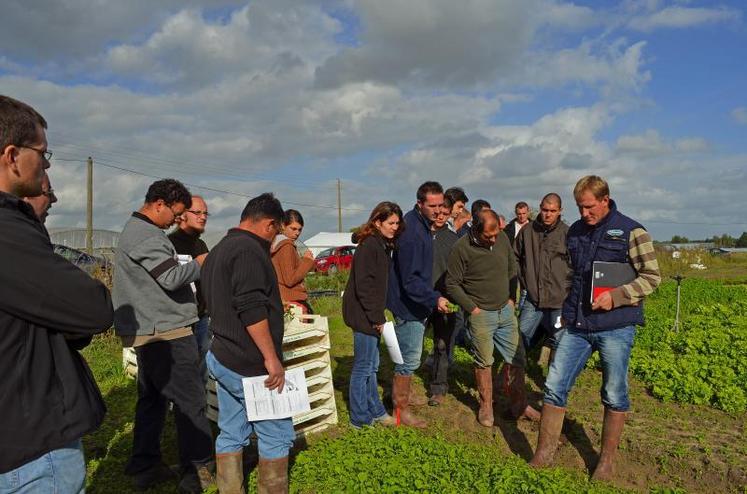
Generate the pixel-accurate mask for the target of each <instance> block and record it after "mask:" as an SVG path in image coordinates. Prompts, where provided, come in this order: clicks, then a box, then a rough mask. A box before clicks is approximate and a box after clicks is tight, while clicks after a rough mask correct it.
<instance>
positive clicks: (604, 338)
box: [544, 326, 635, 412]
mask: <svg viewBox="0 0 747 494" xmlns="http://www.w3.org/2000/svg"><path fill="white" fill-rule="evenodd" d="M634 336H635V326H625V327H623V328H618V329H610V330H607V331H584V330H581V331H579V330H576V329H573V328H569V329H568V330H567V331H566V333H565V334H564V335H563V337H562V338H561V339H560V342H559V343H558V348H557V349H556V351H555V359H554V360H553V361H552V363H551V364H550V372H549V373H548V375H547V380H546V381H545V399H544V401H545V403H549V404H551V405H555V406H556V407H565V406H566V403H567V401H568V393H569V392H570V390H571V388H572V387H573V383H574V382H576V378H577V377H578V375H579V373H581V370H582V369H583V368H584V366H585V365H586V361H587V360H588V359H589V357H590V356H591V353H592V352H593V351H594V350H597V351H599V357H600V359H601V361H602V389H601V395H602V403H603V404H604V406H605V407H606V408H609V409H611V410H613V411H616V412H626V411H628V409H629V408H630V400H629V398H628V363H629V360H630V350H631V348H632V347H633V337H634Z"/></svg>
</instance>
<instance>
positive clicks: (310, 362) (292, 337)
mask: <svg viewBox="0 0 747 494" xmlns="http://www.w3.org/2000/svg"><path fill="white" fill-rule="evenodd" d="M329 349H330V340H329V325H328V322H327V318H326V317H324V316H320V315H316V314H304V315H302V314H299V313H297V312H292V315H291V317H290V318H289V319H286V323H285V334H284V336H283V359H284V361H285V362H284V363H285V367H286V369H288V370H290V369H295V368H298V367H301V368H303V370H304V374H305V375H306V386H307V387H308V390H309V401H310V402H311V410H310V411H308V412H305V413H303V414H301V415H297V416H295V417H293V425H294V427H295V429H296V435H297V436H304V435H306V434H308V433H311V432H316V431H321V430H323V429H326V428H327V427H330V426H331V425H334V424H336V423H337V406H336V405H335V390H334V387H333V385H332V368H331V366H330V357H329ZM123 365H124V369H125V372H126V373H127V374H128V375H130V376H132V377H135V376H137V359H136V358H135V351H134V350H133V349H132V348H125V349H123ZM206 391H207V405H208V407H207V416H208V418H209V419H210V420H212V421H213V422H217V421H218V413H219V411H218V396H217V394H216V391H215V381H214V380H213V378H212V376H211V377H210V378H209V379H208V384H207V386H206Z"/></svg>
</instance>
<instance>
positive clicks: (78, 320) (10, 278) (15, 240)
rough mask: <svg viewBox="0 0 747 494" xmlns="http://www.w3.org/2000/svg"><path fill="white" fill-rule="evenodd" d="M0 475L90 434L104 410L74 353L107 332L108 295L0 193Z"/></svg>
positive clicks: (19, 204) (17, 203) (22, 206)
mask: <svg viewBox="0 0 747 494" xmlns="http://www.w3.org/2000/svg"><path fill="white" fill-rule="evenodd" d="M0 262H1V263H2V264H0V376H2V378H1V379H0V417H2V420H0V473H7V472H8V471H10V470H14V469H16V468H18V467H19V466H21V465H24V464H25V463H28V462H29V461H32V460H34V459H36V458H38V457H40V456H41V455H43V454H45V453H47V452H49V451H52V450H54V449H59V448H61V447H63V446H65V445H66V444H68V443H70V442H72V441H74V440H76V439H79V438H80V437H81V436H83V435H84V434H86V433H89V432H92V431H93V430H95V429H96V428H98V426H99V425H100V424H101V421H102V420H103V418H104V413H105V412H106V408H105V406H104V401H103V399H102V398H101V394H100V393H99V390H98V387H97V386H96V382H95V381H94V379H93V376H92V375H91V371H90V370H89V369H88V366H87V365H86V363H85V361H84V360H83V358H82V357H81V356H80V354H78V352H77V351H76V348H81V347H83V346H85V345H86V344H87V343H88V341H90V338H91V336H92V335H94V334H96V333H100V332H102V331H104V330H106V329H107V328H109V327H111V324H112V319H113V317H114V312H113V309H112V301H111V297H110V295H109V290H107V288H106V287H105V286H104V285H103V284H102V283H100V282H98V281H96V280H94V279H93V278H91V277H90V276H89V275H88V274H86V273H85V272H84V271H82V270H80V269H78V268H77V267H75V266H74V265H73V264H71V263H70V262H68V261H66V260H65V259H64V258H62V257H60V256H58V255H56V254H55V253H54V252H53V251H52V244H51V243H50V241H49V236H48V235H47V231H46V230H45V229H44V226H43V225H42V224H41V223H40V222H39V220H37V218H36V216H35V215H34V211H33V209H31V207H30V206H29V205H28V204H26V203H25V202H23V201H21V200H20V199H19V198H18V197H16V196H13V195H11V194H7V193H4V192H0Z"/></svg>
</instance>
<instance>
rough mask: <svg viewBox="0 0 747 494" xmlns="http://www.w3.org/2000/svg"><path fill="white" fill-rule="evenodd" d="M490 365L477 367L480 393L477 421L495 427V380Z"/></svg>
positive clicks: (485, 425) (476, 373)
mask: <svg viewBox="0 0 747 494" xmlns="http://www.w3.org/2000/svg"><path fill="white" fill-rule="evenodd" d="M492 374H493V372H492V369H491V368H490V367H484V368H480V367H475V382H476V383H477V393H478V394H479V395H480V410H479V411H478V412H477V421H478V422H479V423H480V425H482V426H483V427H493V422H494V418H493V380H492Z"/></svg>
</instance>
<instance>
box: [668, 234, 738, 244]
mask: <svg viewBox="0 0 747 494" xmlns="http://www.w3.org/2000/svg"><path fill="white" fill-rule="evenodd" d="M670 242H671V243H673V244H687V243H690V242H691V240H690V239H689V238H687V237H685V236H682V235H674V236H673V237H672V240H671V241H670ZM692 242H706V243H711V242H712V243H713V244H714V245H715V246H716V247H747V232H742V235H740V236H739V238H735V237H732V236H731V235H729V234H728V233H724V234H723V235H714V236H713V238H706V239H705V240H692Z"/></svg>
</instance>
